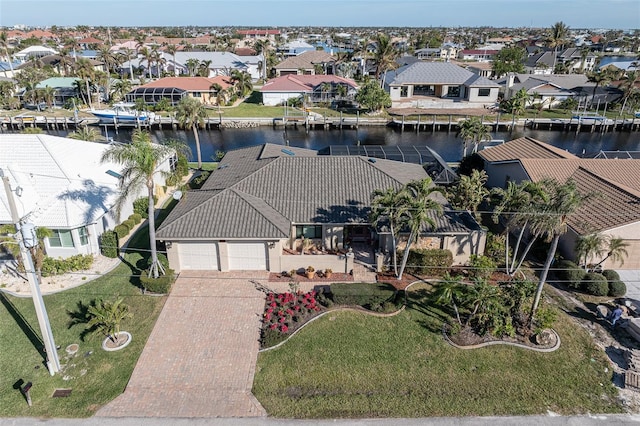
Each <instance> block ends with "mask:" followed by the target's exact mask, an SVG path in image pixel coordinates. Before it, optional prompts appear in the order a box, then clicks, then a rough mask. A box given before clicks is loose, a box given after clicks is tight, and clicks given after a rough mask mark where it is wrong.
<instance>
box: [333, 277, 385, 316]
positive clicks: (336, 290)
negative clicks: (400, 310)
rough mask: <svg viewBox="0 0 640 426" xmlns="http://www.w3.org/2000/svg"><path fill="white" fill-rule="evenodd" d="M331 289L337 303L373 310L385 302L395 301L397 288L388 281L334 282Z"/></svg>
mask: <svg viewBox="0 0 640 426" xmlns="http://www.w3.org/2000/svg"><path fill="white" fill-rule="evenodd" d="M330 291H331V299H332V300H333V301H334V302H335V303H336V304H339V305H349V306H354V305H357V306H362V307H363V308H366V309H371V310H379V309H380V307H381V306H382V305H383V304H384V303H385V302H391V301H393V299H394V297H395V294H396V289H395V288H394V287H393V286H392V285H391V284H387V283H334V284H331V287H330Z"/></svg>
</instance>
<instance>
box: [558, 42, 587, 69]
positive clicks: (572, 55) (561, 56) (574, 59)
mask: <svg viewBox="0 0 640 426" xmlns="http://www.w3.org/2000/svg"><path fill="white" fill-rule="evenodd" d="M596 58H597V56H596V55H594V54H593V52H591V51H585V52H583V51H582V50H581V49H579V48H577V47H570V48H568V49H565V50H563V51H562V52H558V56H557V61H558V62H559V63H563V64H565V65H566V66H567V69H568V70H569V73H571V72H587V71H593V69H594V68H595V66H596Z"/></svg>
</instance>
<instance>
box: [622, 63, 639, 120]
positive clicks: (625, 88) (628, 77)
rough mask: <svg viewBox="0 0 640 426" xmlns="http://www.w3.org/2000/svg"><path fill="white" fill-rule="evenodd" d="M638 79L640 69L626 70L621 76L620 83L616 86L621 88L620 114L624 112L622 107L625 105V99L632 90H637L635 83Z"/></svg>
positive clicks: (627, 98) (626, 99) (629, 95)
mask: <svg viewBox="0 0 640 426" xmlns="http://www.w3.org/2000/svg"><path fill="white" fill-rule="evenodd" d="M639 81H640V71H638V70H635V71H627V72H626V73H625V75H624V76H623V77H622V83H621V84H620V85H619V86H618V89H620V90H622V107H621V108H620V115H622V114H623V113H624V109H625V107H626V106H627V101H628V100H629V98H630V97H631V95H632V94H633V93H634V92H638V88H637V87H636V84H637V83H638V82H639Z"/></svg>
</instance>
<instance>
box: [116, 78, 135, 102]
mask: <svg viewBox="0 0 640 426" xmlns="http://www.w3.org/2000/svg"><path fill="white" fill-rule="evenodd" d="M130 91H131V81H130V80H122V79H120V80H116V82H115V83H114V84H113V98H114V99H115V100H122V99H124V97H125V95H126V94H127V93H129V92H130Z"/></svg>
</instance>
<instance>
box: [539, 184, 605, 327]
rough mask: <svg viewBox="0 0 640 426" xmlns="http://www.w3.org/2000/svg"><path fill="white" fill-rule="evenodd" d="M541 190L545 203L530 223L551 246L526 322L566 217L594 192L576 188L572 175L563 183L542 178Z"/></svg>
mask: <svg viewBox="0 0 640 426" xmlns="http://www.w3.org/2000/svg"><path fill="white" fill-rule="evenodd" d="M540 183H541V185H542V187H543V189H544V191H545V192H546V193H547V194H548V196H549V201H548V203H547V204H545V205H544V206H542V209H541V210H540V211H539V212H538V215H537V216H536V218H535V223H534V226H533V229H534V230H536V229H537V230H538V231H540V232H541V235H543V236H546V238H547V241H549V242H551V247H550V248H549V250H548V252H547V259H546V261H545V262H544V266H543V268H542V271H541V273H540V280H539V281H538V287H537V288H536V293H535V298H534V300H533V304H532V305H531V315H530V317H529V324H530V325H531V324H533V318H534V315H535V313H536V311H537V310H538V305H539V303H540V297H541V296H542V289H543V287H544V283H545V281H546V280H547V275H548V274H549V268H551V263H552V262H553V258H554V257H555V255H556V249H557V248H558V241H559V240H560V236H562V235H563V234H564V233H565V232H567V228H568V225H567V221H568V219H569V216H570V215H571V214H573V213H575V212H576V211H577V210H578V209H579V208H580V207H582V206H583V205H584V203H585V202H586V201H587V200H588V199H590V198H592V197H593V196H594V195H593V194H582V193H580V192H579V191H578V188H577V186H576V182H575V181H574V180H572V179H569V180H567V181H566V182H565V183H562V184H561V183H559V182H558V181H556V180H552V179H544V180H542V181H541V182H540Z"/></svg>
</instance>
